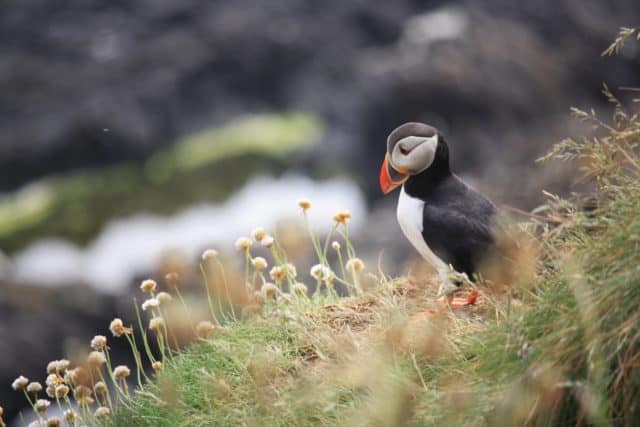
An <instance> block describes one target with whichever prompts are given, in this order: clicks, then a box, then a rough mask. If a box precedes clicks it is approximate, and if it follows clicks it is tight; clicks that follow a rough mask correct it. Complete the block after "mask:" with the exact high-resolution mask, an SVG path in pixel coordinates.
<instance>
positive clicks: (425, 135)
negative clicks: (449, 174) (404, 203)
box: [380, 122, 440, 194]
mask: <svg viewBox="0 0 640 427" xmlns="http://www.w3.org/2000/svg"><path fill="white" fill-rule="evenodd" d="M439 143H440V136H439V133H438V130H437V129H436V128H434V127H433V126H429V125H425V124H423V123H415V122H410V123H405V124H403V125H401V126H398V127H397V128H395V129H394V130H393V131H392V132H391V133H390V134H389V137H388V138H387V153H386V155H385V157H384V161H383V162H382V168H381V169H380V188H381V189H382V192H383V193H384V194H387V193H389V192H391V191H393V189H394V188H398V187H399V186H401V185H402V184H403V183H405V182H406V181H407V180H408V179H409V178H410V177H411V176H412V175H417V174H419V173H421V172H424V171H425V170H427V169H428V168H429V167H430V166H431V165H432V164H433V162H434V160H435V157H436V151H437V150H438V145H439Z"/></svg>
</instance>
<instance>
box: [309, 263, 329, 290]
mask: <svg viewBox="0 0 640 427" xmlns="http://www.w3.org/2000/svg"><path fill="white" fill-rule="evenodd" d="M310 273H311V277H313V278H315V279H316V280H318V281H319V282H321V283H324V284H327V285H328V284H330V283H332V282H333V279H334V278H335V274H334V273H333V271H331V268H329V267H328V266H326V265H324V264H316V265H314V266H313V267H311V271H310Z"/></svg>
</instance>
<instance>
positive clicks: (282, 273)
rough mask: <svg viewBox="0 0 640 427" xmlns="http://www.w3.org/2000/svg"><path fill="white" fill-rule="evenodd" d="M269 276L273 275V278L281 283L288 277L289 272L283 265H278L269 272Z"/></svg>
mask: <svg viewBox="0 0 640 427" xmlns="http://www.w3.org/2000/svg"><path fill="white" fill-rule="evenodd" d="M269 276H271V279H273V280H275V281H276V282H277V283H281V282H282V281H284V280H285V279H286V278H287V272H286V270H285V268H284V267H283V266H282V265H276V266H275V267H273V268H272V269H271V271H270V272H269Z"/></svg>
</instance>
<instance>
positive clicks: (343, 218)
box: [333, 210, 351, 225]
mask: <svg viewBox="0 0 640 427" xmlns="http://www.w3.org/2000/svg"><path fill="white" fill-rule="evenodd" d="M350 219H351V212H349V211H347V210H341V211H338V212H336V214H335V215H334V216H333V220H334V221H335V222H339V223H341V224H345V225H346V224H347V222H349V220H350Z"/></svg>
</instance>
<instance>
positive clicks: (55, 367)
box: [47, 359, 71, 374]
mask: <svg viewBox="0 0 640 427" xmlns="http://www.w3.org/2000/svg"><path fill="white" fill-rule="evenodd" d="M70 364H71V362H69V361H68V360H67V359H61V360H52V361H51V362H49V364H48V365H47V373H48V374H61V373H64V372H65V371H66V370H67V369H69V365H70Z"/></svg>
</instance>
